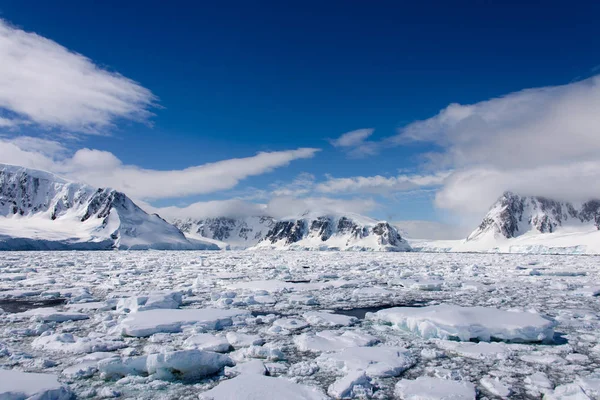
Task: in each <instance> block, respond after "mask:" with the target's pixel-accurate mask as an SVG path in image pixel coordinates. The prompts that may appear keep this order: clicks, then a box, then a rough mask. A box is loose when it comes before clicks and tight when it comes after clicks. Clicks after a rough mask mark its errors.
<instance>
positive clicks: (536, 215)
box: [467, 192, 600, 240]
mask: <svg viewBox="0 0 600 400" xmlns="http://www.w3.org/2000/svg"><path fill="white" fill-rule="evenodd" d="M561 228H565V229H570V228H575V229H576V228H583V229H587V228H595V229H596V230H598V229H600V200H590V201H588V202H585V203H583V204H579V205H576V204H572V203H564V202H559V201H555V200H551V199H547V198H544V197H523V196H519V195H517V194H514V193H511V192H506V193H504V194H503V195H502V196H501V197H500V198H499V199H498V201H497V202H496V203H495V204H494V205H493V206H492V207H491V208H490V211H489V212H488V213H487V215H486V216H485V218H484V219H483V221H482V222H481V224H480V225H479V227H478V228H477V229H476V230H475V231H473V233H471V235H469V237H468V238H467V240H478V239H480V238H482V237H485V236H494V237H504V238H507V239H510V238H515V237H518V236H521V235H524V234H526V233H528V232H533V233H552V232H556V231H557V230H560V229H561Z"/></svg>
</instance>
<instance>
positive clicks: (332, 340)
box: [294, 331, 378, 352]
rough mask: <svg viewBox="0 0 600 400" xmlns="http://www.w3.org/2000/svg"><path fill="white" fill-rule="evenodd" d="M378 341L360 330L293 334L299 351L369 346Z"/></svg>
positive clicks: (327, 350) (326, 350)
mask: <svg viewBox="0 0 600 400" xmlns="http://www.w3.org/2000/svg"><path fill="white" fill-rule="evenodd" d="M377 342H378V339H377V338H376V337H375V336H372V335H369V334H368V333H365V332H360V331H346V332H344V331H321V332H317V333H313V332H310V333H303V334H300V335H297V336H294V343H295V344H296V346H298V349H299V350H300V351H317V352H319V351H325V352H329V351H335V350H341V349H345V348H348V347H364V346H371V345H373V344H375V343H377Z"/></svg>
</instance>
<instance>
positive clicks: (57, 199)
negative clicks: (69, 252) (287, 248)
mask: <svg viewBox="0 0 600 400" xmlns="http://www.w3.org/2000/svg"><path fill="white" fill-rule="evenodd" d="M213 247H214V246H213V245H209V244H206V243H202V242H192V241H190V240H188V239H187V238H186V237H185V235H184V234H183V233H182V232H181V231H180V230H179V229H177V228H176V227H174V226H172V225H171V224H169V223H167V222H166V221H165V220H164V219H162V218H161V217H160V216H158V215H156V214H152V215H151V214H148V213H146V212H145V211H144V210H142V209H141V208H140V207H139V206H137V205H136V204H135V203H134V202H133V201H132V200H131V199H130V198H129V197H127V195H125V194H124V193H122V192H119V191H117V190H114V189H110V188H93V187H91V186H89V185H85V184H81V183H77V182H72V181H69V180H66V179H64V178H61V177H58V176H56V175H54V174H52V173H50V172H46V171H40V170H35V169H30V168H25V167H19V166H15V165H8V164H0V249H5V250H41V249H52V250H60V249H90V250H106V249H113V248H118V249H209V248H213Z"/></svg>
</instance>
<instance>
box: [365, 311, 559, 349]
mask: <svg viewBox="0 0 600 400" xmlns="http://www.w3.org/2000/svg"><path fill="white" fill-rule="evenodd" d="M366 318H367V319H370V320H373V321H376V322H379V323H387V324H392V325H393V326H395V327H396V328H399V329H403V330H408V331H411V332H414V333H417V334H419V335H421V336H422V337H424V338H427V339H429V338H436V337H437V338H441V339H450V338H458V339H459V340H462V341H469V340H470V339H479V340H483V341H490V339H492V338H495V339H500V340H513V341H521V342H537V341H542V340H550V339H552V337H553V336H554V326H555V322H554V321H552V320H550V319H547V318H545V317H543V316H541V315H539V314H534V313H528V312H518V311H504V310H499V309H497V308H491V307H461V306H455V305H447V304H442V305H437V306H429V307H394V308H388V309H385V310H380V311H377V312H376V313H368V314H367V316H366Z"/></svg>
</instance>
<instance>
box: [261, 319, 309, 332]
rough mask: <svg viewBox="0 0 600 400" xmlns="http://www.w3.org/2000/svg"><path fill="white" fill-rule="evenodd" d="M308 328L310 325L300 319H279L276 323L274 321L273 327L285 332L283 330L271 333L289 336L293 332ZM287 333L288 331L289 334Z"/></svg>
mask: <svg viewBox="0 0 600 400" xmlns="http://www.w3.org/2000/svg"><path fill="white" fill-rule="evenodd" d="M307 326H308V323H307V322H306V321H304V320H301V319H298V318H279V319H276V320H275V321H273V327H274V328H280V329H281V330H283V332H282V331H281V330H272V331H270V332H271V333H282V334H288V333H289V332H292V331H298V330H300V329H304V328H306V327H307ZM285 331H287V332H285Z"/></svg>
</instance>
